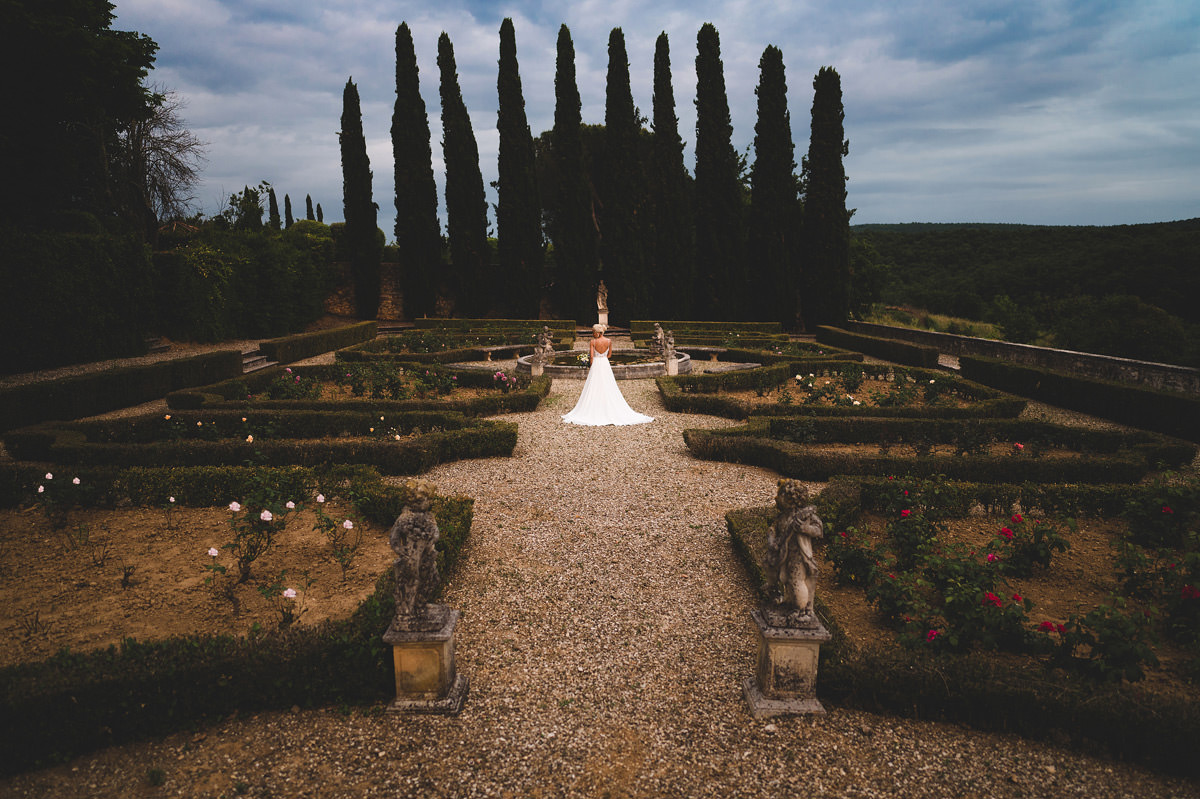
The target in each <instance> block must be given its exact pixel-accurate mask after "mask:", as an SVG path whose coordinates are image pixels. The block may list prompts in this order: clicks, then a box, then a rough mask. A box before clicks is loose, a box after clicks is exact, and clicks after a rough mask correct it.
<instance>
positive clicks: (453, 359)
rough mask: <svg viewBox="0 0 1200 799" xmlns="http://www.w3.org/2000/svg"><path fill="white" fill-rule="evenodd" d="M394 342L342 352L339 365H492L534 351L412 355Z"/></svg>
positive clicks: (562, 348) (478, 349) (475, 349)
mask: <svg viewBox="0 0 1200 799" xmlns="http://www.w3.org/2000/svg"><path fill="white" fill-rule="evenodd" d="M394 338H397V337H396V336H389V337H387V338H380V339H375V340H374V341H368V342H366V343H365V344H359V345H358V346H355V347H350V348H348V349H345V350H339V351H338V353H337V355H336V356H335V358H336V359H337V360H338V361H343V362H347V363H353V362H363V361H368V362H379V361H387V362H392V361H395V362H399V363H404V362H408V363H410V364H429V363H440V364H447V363H462V362H468V361H489V360H493V359H496V360H500V359H501V358H520V357H522V356H524V355H532V354H533V350H534V347H533V345H532V344H527V343H519V344H516V343H514V344H509V345H501V346H495V347H483V346H472V347H461V348H458V349H452V350H439V351H437V352H409V351H408V350H406V349H404V348H403V347H396V345H395V344H393V343H392V341H391V339H394ZM571 347H572V344H571V343H556V344H555V345H554V349H555V350H557V351H559V352H568V351H570V349H571Z"/></svg>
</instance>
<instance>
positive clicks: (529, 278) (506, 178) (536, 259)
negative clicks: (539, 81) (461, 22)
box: [496, 18, 545, 319]
mask: <svg viewBox="0 0 1200 799" xmlns="http://www.w3.org/2000/svg"><path fill="white" fill-rule="evenodd" d="M496 91H497V94H498V95H499V100H500V109H499V112H498V113H497V115H496V129H497V131H498V132H499V134H500V152H499V159H498V163H497V167H498V169H497V173H498V174H497V178H498V180H497V185H496V191H497V195H498V197H499V201H498V202H497V204H496V232H497V235H498V237H499V256H500V270H501V272H502V273H503V275H504V281H503V285H504V287H505V289H506V291H505V293H506V295H507V298H508V309H507V312H508V313H510V314H511V315H513V316H517V317H525V318H531V319H536V318H537V317H538V314H539V312H540V310H541V296H542V265H543V260H544V258H545V246H544V244H543V241H542V210H541V202H540V201H539V198H538V187H537V172H536V170H535V169H534V156H533V137H532V136H531V134H530V132H529V122H528V120H527V119H526V117H525V97H524V95H523V94H522V92H521V73H520V70H519V69H518V66H517V39H516V33H515V32H514V30H513V22H512V20H511V19H508V18H506V19H505V20H504V22H502V23H501V24H500V71H499V76H498V77H497V79H496Z"/></svg>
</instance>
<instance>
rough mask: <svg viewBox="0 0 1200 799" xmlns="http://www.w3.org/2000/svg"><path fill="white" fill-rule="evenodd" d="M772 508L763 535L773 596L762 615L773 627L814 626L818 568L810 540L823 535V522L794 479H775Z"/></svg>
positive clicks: (802, 487) (805, 493) (802, 488)
mask: <svg viewBox="0 0 1200 799" xmlns="http://www.w3.org/2000/svg"><path fill="white" fill-rule="evenodd" d="M775 508H776V511H777V514H776V516H775V521H774V522H772V523H771V527H770V528H769V530H768V535H767V567H768V579H769V580H770V581H771V583H772V584H773V585H774V587H775V589H776V592H777V599H776V606H775V607H774V608H768V609H767V610H766V612H765V614H764V615H766V617H767V618H768V620H769V621H770V623H771V624H772V625H773V626H776V627H814V626H816V624H817V621H816V616H815V615H814V614H813V596H814V594H815V592H816V588H817V572H818V568H817V562H816V560H814V558H813V541H814V540H815V539H818V538H823V537H824V536H825V526H824V525H823V524H822V523H821V518H820V517H819V516H817V509H816V508H814V507H813V506H812V505H810V504H808V489H806V488H805V487H804V484H803V483H800V482H799V481H797V480H788V479H783V480H780V481H779V492H778V493H777V494H776V496H775Z"/></svg>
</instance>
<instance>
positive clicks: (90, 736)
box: [0, 470, 473, 774]
mask: <svg viewBox="0 0 1200 799" xmlns="http://www.w3.org/2000/svg"><path fill="white" fill-rule="evenodd" d="M310 476H311V475H310ZM351 482H352V484H353V486H354V487H353V490H351V491H350V493H351V494H352V495H355V494H357V495H358V497H357V499H356V504H357V505H358V506H359V509H360V510H361V511H362V512H363V513H364V515H366V516H368V518H371V519H372V521H374V522H377V523H380V524H390V523H391V522H392V520H394V518H395V517H396V516H397V515H399V512H400V509H402V508H403V506H404V503H405V492H404V489H403V488H395V487H390V486H386V485H384V484H383V483H382V482H381V481H380V480H379V477H378V475H377V474H375V475H374V476H373V478H372V476H371V474H370V473H369V472H363V471H362V470H359V471H358V472H357V473H356V475H355V477H354V479H352V481H351ZM472 506H473V500H471V499H469V498H466V497H438V498H437V500H436V501H435V503H434V507H433V512H434V515H435V517H436V519H437V522H438V528H439V530H440V531H441V537H440V539H439V541H438V552H439V555H440V556H442V557H441V558H439V559H440V560H442V562H443V564H444V566H443V570H442V574H443V575H444V576H447V577H448V576H449V574H451V573H452V572H453V569H454V567H455V564H456V563H457V562H458V555H459V553H460V552H461V549H462V546H463V544H464V543H465V541H466V538H467V535H468V533H469V531H470V526H471V519H472ZM393 587H394V577H393V575H392V573H391V572H390V571H388V572H385V573H384V574H383V575H382V576H381V577H380V578H379V580H378V581H377V583H376V587H375V591H374V593H372V594H371V595H370V596H369V597H367V599H366V600H364V602H363V603H362V604H361V605H360V606H359V607H358V609H357V610H356V611H355V612H354V614H353V615H352V616H351V617H350V618H349V619H344V620H338V621H326V622H323V623H321V624H319V625H314V626H300V625H297V626H294V627H291V628H288V629H286V630H282V631H277V632H270V633H260V634H252V635H249V636H245V637H235V636H229V635H191V636H186V637H175V638H169V639H165V640H159V641H144V642H143V641H136V640H133V639H126V640H125V641H123V642H122V644H121V645H120V646H119V647H118V646H110V647H108V648H106V649H102V650H96V651H92V652H84V653H73V652H70V651H67V650H65V649H64V650H63V651H61V652H59V653H58V654H57V655H55V656H53V657H51V658H49V659H48V660H45V661H42V662H39V663H29V664H19V665H14V666H8V667H6V668H3V669H0V712H2V713H3V716H4V718H5V719H6V722H5V724H3V725H0V753H2V754H0V773H2V774H13V773H16V772H20V771H25V770H29V769H34V768H39V767H43V766H46V765H50V764H52V763H55V762H61V761H63V760H66V759H68V758H70V757H73V756H76V755H79V754H81V753H84V752H87V751H90V750H93V749H97V748H100V747H103V746H110V745H113V744H118V743H123V742H126V741H132V740H137V739H140V738H145V737H150V736H156V735H164V734H167V733H170V732H175V731H177V730H180V729H186V728H189V727H192V726H194V725H196V724H198V723H205V722H212V721H217V720H220V719H221V718H223V717H226V716H229V715H231V714H234V713H244V712H253V711H257V710H273V709H280V708H288V707H292V706H294V705H299V706H302V707H314V706H319V705H329V704H337V703H355V704H363V703H372V702H379V701H385V700H387V699H389V698H390V697H391V696H393V694H394V691H395V679H394V676H393V667H392V653H391V647H390V646H388V645H387V644H385V643H384V642H383V633H384V631H385V630H386V629H387V627H388V625H389V624H390V622H391V619H392V616H393V614H394V612H395V604H394V595H393V590H394V588H393Z"/></svg>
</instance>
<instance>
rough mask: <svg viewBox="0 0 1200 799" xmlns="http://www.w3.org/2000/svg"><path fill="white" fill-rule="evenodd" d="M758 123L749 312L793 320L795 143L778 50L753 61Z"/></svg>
mask: <svg viewBox="0 0 1200 799" xmlns="http://www.w3.org/2000/svg"><path fill="white" fill-rule="evenodd" d="M758 68H759V79H758V88H757V89H755V94H757V95H758V123H757V124H756V125H755V126H754V166H753V167H751V169H750V224H749V228H750V237H749V242H748V247H747V250H748V252H749V255H750V257H749V259H748V261H749V263H748V267H749V269H751V270H753V279H752V280H751V283H752V285H753V286H755V288H756V291H755V292H754V297H752V298H751V299H752V302H751V305H750V307H749V309H748V310H749V311H750V313H751V314H753V315H754V316H755V317H756V318H758V319H763V320H773V321H780V322H783V323H784V325H785V326H786V327H789V328H790V327H793V326H794V325H795V323H796V307H795V298H796V283H795V279H796V275H795V272H796V269H795V260H796V248H797V246H798V242H797V241H796V231H795V222H796V218H797V214H798V208H797V190H798V188H799V187H798V184H797V182H796V161H795V145H794V144H793V142H792V123H791V117H790V115H789V114H788V108H787V81H786V80H785V79H784V68H783V53H782V52H780V50H779V48H777V47H774V46H768V47H767V49H765V50H764V51H763V54H762V58H761V59H760V60H759V62H758Z"/></svg>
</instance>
